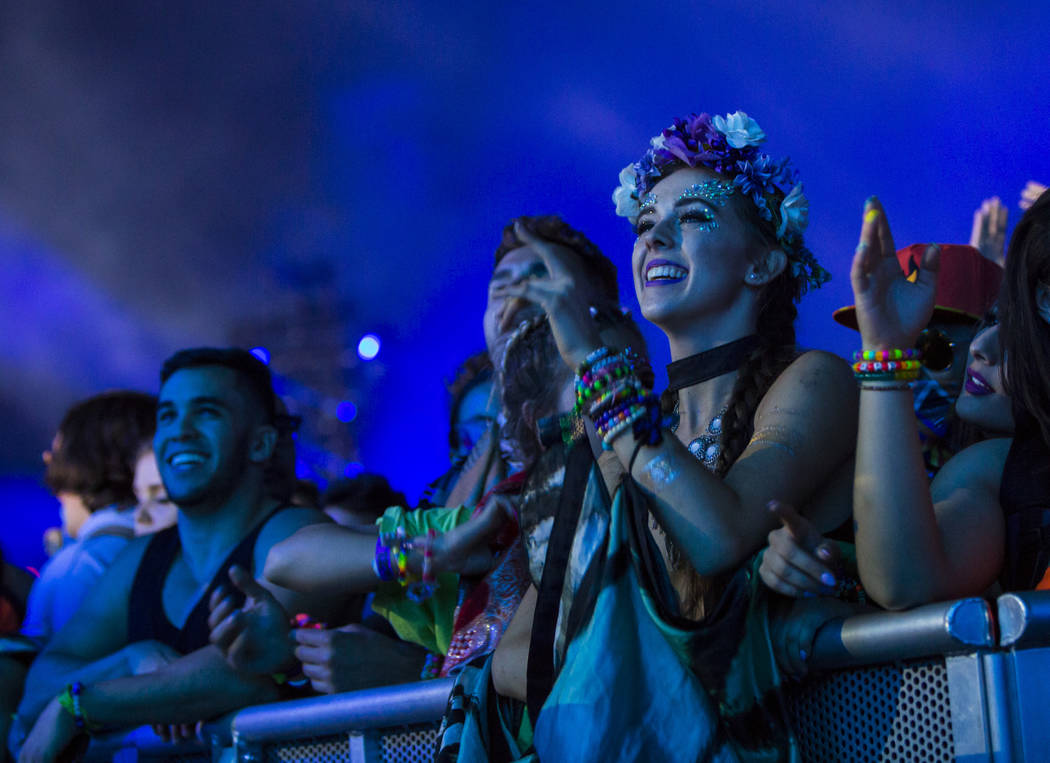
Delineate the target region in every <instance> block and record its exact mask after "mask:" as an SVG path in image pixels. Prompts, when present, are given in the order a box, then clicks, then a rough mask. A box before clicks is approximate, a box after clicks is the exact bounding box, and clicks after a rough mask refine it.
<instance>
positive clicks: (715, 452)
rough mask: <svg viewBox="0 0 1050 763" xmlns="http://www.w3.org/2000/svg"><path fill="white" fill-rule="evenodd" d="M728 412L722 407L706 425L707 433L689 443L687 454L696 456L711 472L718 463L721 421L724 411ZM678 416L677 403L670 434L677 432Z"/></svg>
mask: <svg viewBox="0 0 1050 763" xmlns="http://www.w3.org/2000/svg"><path fill="white" fill-rule="evenodd" d="M728 410H729V406H723V407H722V410H720V411H719V412H718V413H716V414H715V415H714V418H712V419H711V421H709V422H708V424H707V431H705V432H703V433H702V434H701V435H700V436H699V437H694V438H693V439H692V440H690V441H689V445H687V446H686V447H687V448H689V452H690V453H692V454H693V455H694V456H696V458H697V460H698V461H700V462H701V463H702V464H703V465H704V466H706V467H707V468H708V469H711V470H712V471H713V470H714V468H715V463H717V461H718V456H719V454H721V452H722V419H723V417H725V415H726V411H728ZM680 420H681V419H680V417H679V414H678V402H677V401H675V404H674V421H673V423H672V426H671V431H672V432H677V431H678V424H679V422H680Z"/></svg>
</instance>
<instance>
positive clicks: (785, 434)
mask: <svg viewBox="0 0 1050 763" xmlns="http://www.w3.org/2000/svg"><path fill="white" fill-rule="evenodd" d="M758 445H761V446H763V447H765V446H772V447H775V448H782V449H783V450H786V451H787V452H788V453H789V454H790V455H792V456H793V455H795V450H796V448H797V447H798V435H796V434H795V432H793V431H792V430H791V429H788V428H787V427H780V426H769V427H762V428H761V429H757V430H755V433H754V434H753V435H751V441H750V442H749V443H748V444H747V446H748V447H749V448H750V447H752V446H758Z"/></svg>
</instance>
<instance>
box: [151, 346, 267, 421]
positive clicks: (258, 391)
mask: <svg viewBox="0 0 1050 763" xmlns="http://www.w3.org/2000/svg"><path fill="white" fill-rule="evenodd" d="M206 366H221V367H223V368H229V369H230V370H231V371H233V372H234V373H236V374H237V379H238V381H239V384H240V388H241V390H242V391H244V392H246V393H247V394H248V395H250V396H251V398H252V401H253V402H255V403H257V404H258V406H259V409H260V410H262V411H263V412H264V413H265V414H266V421H267V422H269V423H271V424H272V423H273V422H274V419H275V416H276V413H277V410H276V402H275V398H274V393H273V377H272V376H271V374H270V368H269V366H267V365H266V364H265V363H263V362H262V361H261V360H259V359H258V358H257V357H255V356H254V355H252V354H251V353H250V352H248V351H247V350H242V349H240V348H239V347H221V348H220V347H193V348H191V349H188V350H179V351H178V352H176V353H175V354H174V355H172V356H171V357H170V358H168V359H167V360H165V361H164V365H163V366H161V369H160V383H161V385H162V386H163V384H164V382H166V381H167V380H168V379H169V378H171V376H172V374H174V373H175V372H176V371H181V370H183V369H184V368H203V367H206Z"/></svg>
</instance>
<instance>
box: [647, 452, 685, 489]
mask: <svg viewBox="0 0 1050 763" xmlns="http://www.w3.org/2000/svg"><path fill="white" fill-rule="evenodd" d="M645 473H646V474H647V475H648V476H649V479H650V480H652V482H653V484H654V485H655V486H657V487H659V488H664V487H667V486H668V485H670V484H671V483H672V482H674V481H675V480H676V479H677V478H678V470H677V469H676V468H675V467H674V465H673V464H672V463H671V462H670V461H669V460H668V459H667V456H665V455H663V454H662V453H661V454H659V455H657V456H656V457H654V458H653V460H652V461H650V462H649V463H647V464H646V465H645Z"/></svg>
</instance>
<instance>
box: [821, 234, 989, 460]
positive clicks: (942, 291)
mask: <svg viewBox="0 0 1050 763" xmlns="http://www.w3.org/2000/svg"><path fill="white" fill-rule="evenodd" d="M925 249H926V245H925V244H913V245H912V246H908V247H905V248H904V249H901V250H899V251H898V252H897V253H896V257H897V262H898V263H899V265H900V268H901V270H902V271H903V273H904V276H905V278H906V279H907V280H908V281H909V282H914V281H915V279H916V278H917V276H918V273H919V261H920V259H921V258H922V255H923V252H924V251H925ZM940 251H941V257H940V275H939V277H938V280H937V296H936V302H935V304H934V308H933V315H932V317H931V318H930V322H929V324H928V325H927V326H925V327H924V328H923V330H922V331H921V332H920V333H919V337H918V339H917V340H916V347H917V348H919V349H920V350H921V351H922V352H923V365H922V370H921V372H920V376H919V379H918V380H917V381H916V382H915V383H914V385H913V388H914V390H915V418H916V420H917V421H918V424H919V437H920V438H921V440H922V452H923V458H924V459H925V461H926V472H927V474H928V476H929V478H930V479H931V480H932V479H933V477H934V475H936V474H937V472H938V470H940V469H941V467H943V466H944V464H945V463H946V462H947V461H948V459H949V458H951V457H952V455H954V454H955V453H956V452H957V451H959V450H961V449H962V448H964V447H966V446H967V445H970V444H971V442H972V439H973V434H974V433H973V432H971V431H969V430H968V429H967V428H965V427H964V426H961V425H960V423H959V422H958V421H957V419H956V416H955V401H956V399H957V398H958V397H959V393H960V392H961V391H962V389H963V383H964V381H965V377H966V368H967V352H968V350H969V347H970V342H971V340H972V339H973V337H974V333H975V332H976V330H977V325H978V323H979V322H980V321H981V319H982V317H983V316H984V315H985V313H986V312H987V310H988V309H989V308H990V307H991V306H992V304H993V303H994V302H995V299H996V297H997V296H998V294H999V285H1000V284H1001V283H1002V278H1003V271H1002V268H1001V267H1000V266H999V265H997V264H995V263H994V262H992V261H991V260H989V259H986V258H984V257H982V256H981V254H980V252H978V251H977V249H975V248H974V247H973V246H962V245H955V244H944V245H942V246H941V248H940ZM833 317H834V318H835V320H836V321H837V322H838V323H840V324H841V325H843V326H846V327H848V328H851V329H854V330H857V314H856V307H854V306H853V305H850V306H848V307H842V308H839V309H838V310H836V311H835V312H834V314H833Z"/></svg>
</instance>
